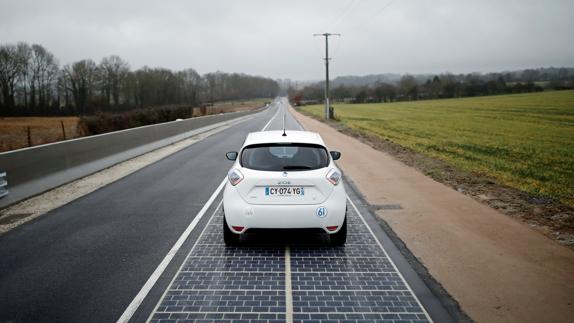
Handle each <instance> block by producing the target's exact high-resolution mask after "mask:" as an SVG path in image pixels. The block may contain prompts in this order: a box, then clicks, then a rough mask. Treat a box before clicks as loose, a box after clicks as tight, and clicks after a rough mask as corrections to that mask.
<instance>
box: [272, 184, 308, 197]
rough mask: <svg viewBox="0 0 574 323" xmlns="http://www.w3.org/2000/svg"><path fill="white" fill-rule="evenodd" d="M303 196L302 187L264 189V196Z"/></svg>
mask: <svg viewBox="0 0 574 323" xmlns="http://www.w3.org/2000/svg"><path fill="white" fill-rule="evenodd" d="M296 195H299V196H301V195H305V189H304V188H303V187H293V186H267V187H265V196H296Z"/></svg>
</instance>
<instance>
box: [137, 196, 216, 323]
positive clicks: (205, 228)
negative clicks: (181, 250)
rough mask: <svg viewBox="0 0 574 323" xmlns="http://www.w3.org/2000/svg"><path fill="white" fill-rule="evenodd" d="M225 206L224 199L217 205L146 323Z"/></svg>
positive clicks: (149, 319) (148, 319) (151, 316)
mask: <svg viewBox="0 0 574 323" xmlns="http://www.w3.org/2000/svg"><path fill="white" fill-rule="evenodd" d="M222 204H223V199H222V200H221V201H219V204H217V207H216V208H215V210H213V213H212V214H211V217H210V218H209V221H207V225H206V226H205V227H203V230H201V233H200V234H199V236H198V237H197V240H195V242H194V243H193V246H192V247H191V249H190V250H189V253H187V255H185V258H184V260H183V262H182V263H181V265H180V266H179V268H178V269H177V271H176V272H175V275H173V278H172V279H171V281H170V282H169V284H168V285H167V288H166V289H165V290H164V291H163V293H162V295H161V297H160V298H159V299H158V301H157V304H156V305H155V307H154V309H153V311H151V313H150V315H149V317H148V318H147V320H146V322H147V323H149V322H150V321H151V320H152V318H153V314H154V313H155V312H157V309H158V308H159V306H160V305H161V301H162V300H163V299H164V298H165V296H166V295H167V293H168V292H169V291H170V289H171V286H172V285H173V283H174V282H175V280H176V279H177V277H178V275H179V274H180V273H182V272H184V271H183V268H184V267H185V264H186V262H187V259H188V258H189V256H190V255H191V254H192V253H193V251H194V250H195V248H197V246H203V245H202V244H199V241H200V240H201V238H202V237H203V235H204V234H205V231H206V230H207V228H208V227H209V226H210V225H211V221H213V218H214V216H215V214H216V213H217V212H218V211H219V209H220V208H221V205H222ZM178 290H179V289H178ZM188 290H192V289H188Z"/></svg>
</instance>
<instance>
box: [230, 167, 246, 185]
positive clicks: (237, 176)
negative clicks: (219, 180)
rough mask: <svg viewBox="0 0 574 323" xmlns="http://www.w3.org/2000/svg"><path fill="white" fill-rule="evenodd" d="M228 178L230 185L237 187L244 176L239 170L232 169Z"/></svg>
mask: <svg viewBox="0 0 574 323" xmlns="http://www.w3.org/2000/svg"><path fill="white" fill-rule="evenodd" d="M227 178H228V179H229V183H231V185H233V186H235V185H237V184H239V182H241V181H242V180H243V174H241V172H240V171H239V170H238V169H232V170H231V171H230V172H229V173H228V174H227Z"/></svg>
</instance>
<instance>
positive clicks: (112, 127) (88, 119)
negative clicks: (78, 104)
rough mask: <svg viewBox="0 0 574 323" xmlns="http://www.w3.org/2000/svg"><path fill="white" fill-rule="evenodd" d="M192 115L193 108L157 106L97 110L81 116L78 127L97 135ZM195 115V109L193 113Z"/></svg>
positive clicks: (84, 131)
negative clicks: (104, 111)
mask: <svg viewBox="0 0 574 323" xmlns="http://www.w3.org/2000/svg"><path fill="white" fill-rule="evenodd" d="M193 116H194V108H193V107H188V106H183V107H158V108H150V109H141V110H133V111H127V112H122V113H102V112H98V113H96V114H95V115H91V116H82V117H81V118H80V122H79V124H78V127H79V128H81V129H82V133H84V134H86V135H97V134H102V133H106V132H111V131H118V130H123V129H129V128H134V127H141V126H146V125H150V124H156V123H162V122H168V121H174V120H176V119H187V118H191V117H193ZM195 116H197V111H196V113H195Z"/></svg>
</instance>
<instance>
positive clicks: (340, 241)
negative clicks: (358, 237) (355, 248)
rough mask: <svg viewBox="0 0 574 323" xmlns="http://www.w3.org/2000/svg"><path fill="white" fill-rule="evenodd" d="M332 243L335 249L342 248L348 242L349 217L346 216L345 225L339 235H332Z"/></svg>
mask: <svg viewBox="0 0 574 323" xmlns="http://www.w3.org/2000/svg"><path fill="white" fill-rule="evenodd" d="M329 238H330V240H331V241H330V243H331V246H333V247H341V246H344V245H345V242H347V217H346V216H345V221H343V225H342V226H341V229H340V230H339V231H338V232H337V233H333V234H331V236H330V237H329Z"/></svg>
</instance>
